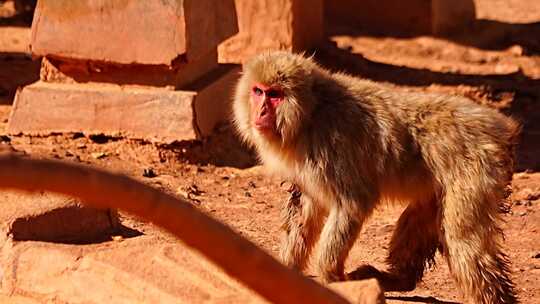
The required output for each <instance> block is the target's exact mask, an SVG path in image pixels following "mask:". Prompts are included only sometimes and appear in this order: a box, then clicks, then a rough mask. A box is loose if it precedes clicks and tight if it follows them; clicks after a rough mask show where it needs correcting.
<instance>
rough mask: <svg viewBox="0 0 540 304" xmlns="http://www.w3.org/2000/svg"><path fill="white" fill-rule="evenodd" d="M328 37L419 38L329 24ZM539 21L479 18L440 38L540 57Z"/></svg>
mask: <svg viewBox="0 0 540 304" xmlns="http://www.w3.org/2000/svg"><path fill="white" fill-rule="evenodd" d="M327 34H328V35H329V36H333V35H347V36H353V37H354V36H356V37H358V36H372V37H394V38H413V37H415V36H417V35H411V34H400V33H398V32H397V31H396V32H393V33H389V32H374V31H372V30H369V29H366V28H362V27H358V26H357V27H354V26H351V25H336V24H328V26H327ZM538 37H540V22H533V23H507V22H500V21H496V20H488V19H476V20H475V21H473V23H471V24H470V25H469V26H468V27H467V28H465V29H464V30H463V31H461V32H460V33H457V34H453V35H449V36H445V37H440V38H443V39H446V40H449V41H453V42H456V43H459V44H462V45H467V46H472V47H476V48H480V49H485V50H503V49H506V48H508V47H510V46H513V45H519V46H521V47H522V48H523V51H524V55H526V56H527V55H528V56H530V55H538V54H540V39H538Z"/></svg>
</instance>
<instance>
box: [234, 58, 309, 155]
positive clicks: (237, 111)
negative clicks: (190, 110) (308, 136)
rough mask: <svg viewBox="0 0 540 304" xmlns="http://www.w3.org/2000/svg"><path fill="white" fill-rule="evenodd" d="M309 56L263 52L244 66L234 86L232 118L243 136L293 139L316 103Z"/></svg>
mask: <svg viewBox="0 0 540 304" xmlns="http://www.w3.org/2000/svg"><path fill="white" fill-rule="evenodd" d="M318 70H319V68H318V66H317V64H316V63H315V62H314V61H313V60H312V59H311V58H305V57H303V56H302V55H297V54H292V53H289V52H285V51H276V52H269V53H263V54H260V55H258V56H256V57H254V58H253V59H252V60H251V61H249V62H247V63H246V64H245V66H244V70H243V73H242V77H241V78H240V81H239V83H238V86H237V88H236V95H235V100H234V106H233V108H234V120H235V124H236V127H237V129H238V131H239V132H240V134H241V135H242V136H243V137H244V139H245V140H246V141H248V142H250V143H257V142H261V141H262V142H264V143H270V144H279V145H281V146H283V145H288V144H292V143H294V141H295V140H296V138H297V135H298V134H299V132H300V131H301V129H302V128H303V127H305V126H306V124H308V123H309V121H310V115H311V112H312V111H313V108H314V107H315V102H316V99H315V98H314V97H313V91H312V87H313V80H314V77H315V76H314V74H315V73H316V72H317V71H318Z"/></svg>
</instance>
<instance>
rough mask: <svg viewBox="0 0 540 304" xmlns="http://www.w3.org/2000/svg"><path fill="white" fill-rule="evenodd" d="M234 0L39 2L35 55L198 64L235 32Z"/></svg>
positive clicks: (108, 60)
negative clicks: (197, 61)
mask: <svg viewBox="0 0 540 304" xmlns="http://www.w3.org/2000/svg"><path fill="white" fill-rule="evenodd" d="M232 1H233V0H221V1H213V0H168V1H139V0H115V1H109V0H79V1H72V0H54V1H47V0H40V1H38V4H37V7H36V11H35V14H34V21H33V23H32V36H31V37H32V38H31V50H32V53H33V54H34V55H37V56H57V57H64V58H73V59H83V60H95V61H103V62H114V63H119V64H153V65H169V66H170V65H173V63H174V62H175V61H176V60H177V59H178V58H179V57H180V56H182V55H185V56H186V58H187V59H188V60H196V59H197V58H198V57H199V56H202V55H204V54H207V53H208V52H209V51H211V50H213V49H215V48H216V47H217V45H218V44H219V43H220V42H221V41H223V40H225V39H226V38H228V37H230V36H232V35H233V34H235V33H236V32H237V30H238V29H237V22H236V14H235V10H234V3H233V2H232Z"/></svg>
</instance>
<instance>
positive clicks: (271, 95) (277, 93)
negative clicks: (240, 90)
mask: <svg viewBox="0 0 540 304" xmlns="http://www.w3.org/2000/svg"><path fill="white" fill-rule="evenodd" d="M266 97H268V98H271V99H273V98H282V97H283V92H282V91H280V90H276V89H270V90H268V91H266Z"/></svg>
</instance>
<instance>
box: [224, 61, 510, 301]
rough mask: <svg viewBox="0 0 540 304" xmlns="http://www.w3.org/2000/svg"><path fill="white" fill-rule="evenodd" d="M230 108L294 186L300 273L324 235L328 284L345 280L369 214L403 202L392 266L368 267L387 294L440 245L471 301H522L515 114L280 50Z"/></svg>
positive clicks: (289, 256)
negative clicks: (516, 274)
mask: <svg viewBox="0 0 540 304" xmlns="http://www.w3.org/2000/svg"><path fill="white" fill-rule="evenodd" d="M233 112H234V113H233V114H234V123H235V126H236V128H237V130H238V132H239V134H240V135H241V137H242V138H243V139H244V140H245V141H246V142H247V143H249V144H251V145H253V146H254V147H255V148H256V150H257V152H258V155H259V157H260V160H261V161H262V162H263V163H264V164H265V165H266V167H267V168H268V169H269V170H271V171H273V172H274V173H276V174H278V175H279V176H281V177H282V178H283V179H285V180H288V181H291V182H292V183H293V187H295V188H296V189H293V190H292V191H293V196H292V197H291V199H290V200H289V202H288V203H287V204H286V206H285V210H284V219H285V223H284V224H283V227H284V228H285V231H286V237H285V241H284V243H283V245H282V249H281V258H282V261H283V262H284V263H285V264H286V265H288V266H290V267H293V268H296V269H298V270H300V271H301V270H303V269H304V268H305V267H306V264H307V261H308V258H309V256H310V254H311V252H312V249H313V247H314V244H315V243H316V242H317V241H319V247H318V249H319V250H318V252H317V253H316V254H315V257H314V258H315V266H316V269H317V270H318V272H319V274H320V276H321V277H322V280H323V281H325V282H332V281H340V280H345V279H347V278H348V276H347V275H346V274H345V272H344V261H345V259H346V258H347V255H348V253H349V250H350V249H351V247H352V245H353V243H354V241H355V239H356V238H357V236H358V234H359V231H360V229H361V227H362V224H363V223H364V221H365V220H366V218H367V217H369V216H370V214H371V213H372V212H373V210H374V208H375V207H376V206H377V204H379V203H380V202H386V201H398V202H405V203H407V204H408V206H407V208H406V209H405V211H404V212H403V214H402V215H401V217H400V218H399V220H398V222H397V225H396V229H395V231H394V234H393V236H392V240H391V243H390V249H389V255H388V265H389V268H388V270H387V271H379V270H377V269H375V268H374V267H371V266H365V267H364V269H365V270H367V272H368V273H371V274H370V275H371V276H374V277H376V278H377V279H378V280H379V281H380V282H381V285H382V286H383V288H384V289H385V290H388V291H390V290H395V291H410V290H413V289H414V288H415V287H416V284H417V282H419V281H420V280H421V278H422V275H423V273H424V268H425V266H426V264H427V263H429V262H432V261H433V257H434V255H435V252H436V251H437V249H438V250H440V252H441V253H442V254H443V255H444V257H445V258H446V260H447V262H448V264H449V266H450V269H451V272H452V275H453V277H454V279H455V280H456V282H457V284H458V286H459V288H460V290H462V291H463V293H464V296H466V297H467V299H468V300H469V301H471V302H474V303H515V302H516V301H517V299H516V296H515V293H514V285H513V283H512V281H511V277H510V271H509V261H508V259H507V256H506V255H505V254H504V252H503V250H502V238H503V235H502V231H501V229H500V228H499V225H500V223H499V222H500V221H501V219H500V212H499V206H500V204H501V203H503V202H504V200H505V198H506V197H505V195H506V194H507V191H506V190H507V188H506V187H507V186H508V184H509V182H510V180H511V176H512V172H513V162H514V161H513V159H514V146H515V142H516V137H517V136H518V134H519V126H518V124H517V123H516V122H515V121H513V120H512V119H510V118H508V117H506V116H504V115H502V114H500V113H499V112H497V111H496V110H494V109H490V108H488V107H484V106H481V105H478V104H475V103H474V102H473V101H471V100H469V99H466V98H464V97H457V96H443V95H437V94H420V93H405V92H403V93H399V92H393V91H390V90H388V89H387V88H385V87H383V86H382V85H377V84H376V83H373V82H370V81H368V80H362V79H358V78H354V77H351V76H348V75H345V74H342V73H332V72H330V71H328V70H326V69H324V68H322V67H321V66H319V65H318V64H317V63H316V62H315V61H314V60H313V59H312V58H306V57H304V56H302V55H297V54H292V53H289V52H282V51H278V52H270V53H264V54H260V55H258V56H256V57H255V58H253V59H252V60H251V61H249V62H247V63H246V65H245V66H244V71H243V74H242V76H241V79H240V80H239V83H238V85H237V88H236V92H235V99H234V103H233ZM349 279H351V278H349ZM352 279H354V277H352Z"/></svg>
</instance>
